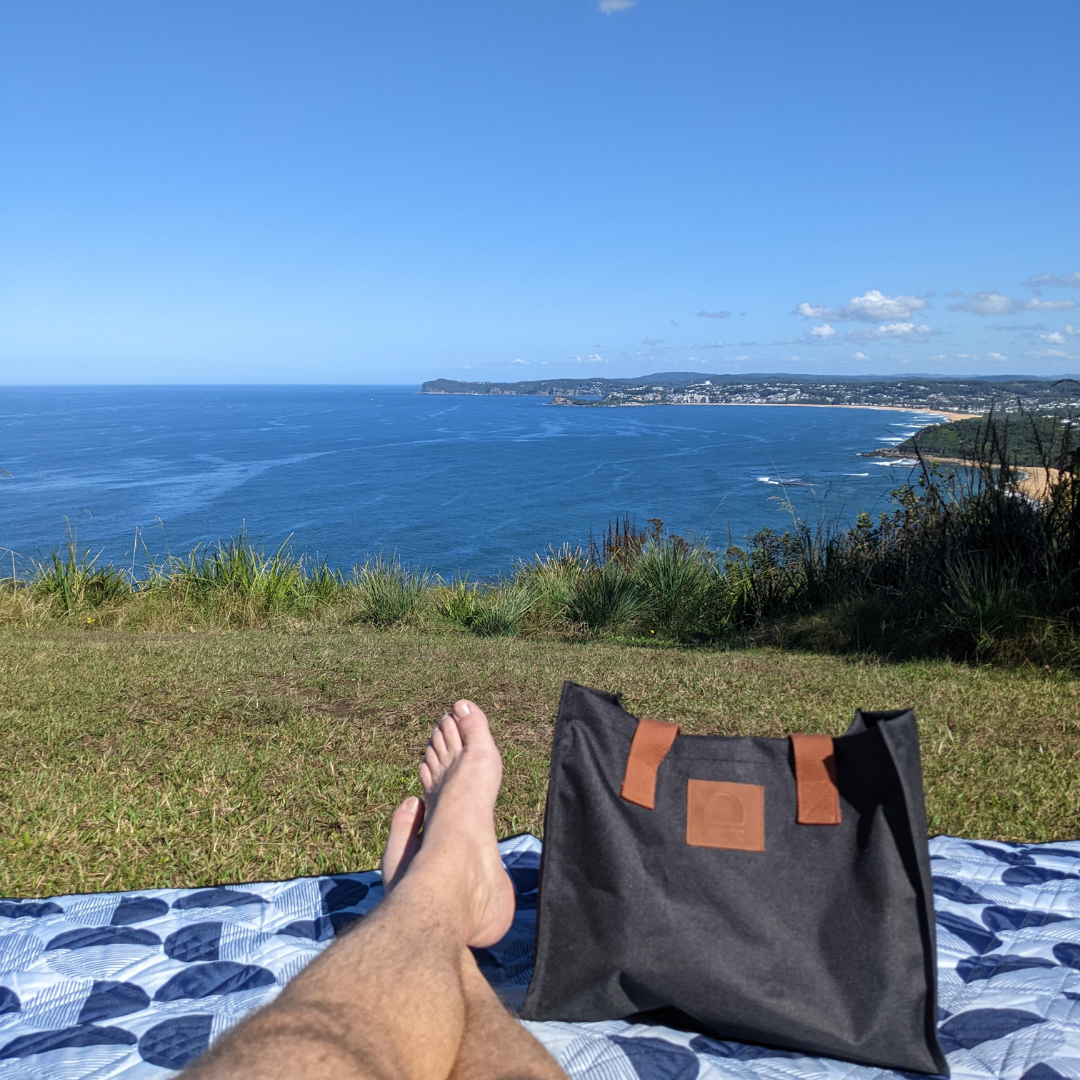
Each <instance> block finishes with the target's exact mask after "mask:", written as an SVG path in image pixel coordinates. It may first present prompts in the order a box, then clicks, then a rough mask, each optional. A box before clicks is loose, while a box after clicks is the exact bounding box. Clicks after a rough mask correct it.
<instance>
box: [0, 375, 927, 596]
mask: <svg viewBox="0 0 1080 1080" xmlns="http://www.w3.org/2000/svg"><path fill="white" fill-rule="evenodd" d="M418 389H419V388H418V387H387V386H377V387H372V386H368V387H364V386H352V387H326V386H319V387H297V386H279V387H272V386H254V387H253V386H215V387H61V388H54V387H29V388H27V387H6V388H3V389H2V390H0V470H4V471H5V472H7V473H9V474H10V475H8V476H0V546H2V547H3V549H4V550H3V551H0V557H2V558H3V559H5V560H7V559H10V558H11V552H14V553H16V554H15V557H16V562H17V564H18V565H20V566H21V568H22V569H23V570H25V569H28V568H29V567H30V565H31V563H32V560H36V559H42V558H44V557H46V556H47V554H48V552H49V551H50V550H51V549H52V548H53V547H55V546H59V545H61V544H62V543H63V541H64V536H65V530H66V528H67V527H68V525H70V528H71V529H72V531H73V532H76V533H77V537H78V544H79V548H80V549H83V548H87V549H90V550H91V551H92V552H94V553H95V554H97V553H99V552H100V556H99V557H100V559H101V560H102V561H103V562H115V563H117V564H119V565H125V566H126V565H131V564H132V562H134V565H135V568H136V570H138V569H139V568H140V567H141V566H143V565H145V562H146V559H147V554H149V557H151V558H155V559H160V558H162V557H163V556H165V555H166V554H168V553H170V552H171V553H172V554H186V553H187V552H188V551H189V550H190V549H191V548H192V547H193V546H194V545H196V544H199V543H202V544H205V543H212V542H213V541H216V540H218V539H219V538H224V537H229V536H233V535H236V534H237V533H238V532H239V531H240V529H241V528H246V530H247V532H248V534H249V535H250V536H252V537H253V538H255V539H256V540H261V543H262V544H263V546H264V547H265V548H266V549H267V550H268V551H269V550H276V549H277V547H278V546H279V545H281V544H282V543H285V542H288V543H289V544H290V546H291V547H292V550H293V551H294V552H295V553H296V554H301V553H306V554H309V555H312V556H316V557H318V558H325V559H326V560H327V561H328V562H329V563H330V565H331V566H334V567H338V566H340V567H344V568H346V569H348V568H349V567H351V566H352V565H354V564H355V563H357V562H359V561H361V560H363V559H364V558H365V557H367V556H370V555H374V554H376V553H378V552H383V553H391V552H396V553H397V554H398V555H399V557H400V558H401V559H402V560H403V561H405V562H407V563H410V564H414V565H420V566H425V567H428V568H430V569H431V570H433V571H435V572H438V573H441V574H443V575H444V576H452V575H454V574H457V573H468V574H469V575H470V576H471V577H472V578H473V579H474V580H475V579H478V578H491V577H494V576H497V575H499V574H500V573H507V572H509V571H510V570H511V569H512V567H513V564H514V560H516V559H518V558H529V557H531V556H532V555H533V554H534V553H535V552H543V551H545V550H546V549H547V547H548V546H549V545H554V546H559V545H561V544H562V543H564V542H570V543H573V544H578V543H584V542H587V540H588V537H589V535H590V531H592V532H594V533H596V534H597V535H599V534H600V533H601V532H602V531H603V529H604V527H605V525H606V523H607V522H608V521H609V520H611V519H612V518H614V517H615V516H616V515H622V514H624V513H625V514H629V515H630V517H631V518H632V519H635V520H636V522H637V524H638V526H639V527H645V524H646V519H648V518H660V519H662V520H663V521H664V523H665V529H666V530H668V531H672V532H677V533H680V534H682V535H688V536H693V537H696V538H698V539H702V540H708V541H709V542H711V543H712V544H713V545H714V546H719V547H723V546H725V545H726V544H727V543H728V540H729V538H730V539H733V540H734V541H736V542H741V541H742V540H743V539H744V538H745V537H746V535H747V534H748V533H750V532H753V531H755V530H757V529H760V528H762V527H764V526H769V527H771V528H773V529H777V530H779V531H783V530H784V529H785V528H787V527H789V526H790V524H791V520H792V514H796V515H798V516H800V517H802V518H804V519H805V520H808V521H810V522H812V523H816V522H818V521H829V522H832V521H836V522H840V523H844V524H850V523H851V522H853V521H854V519H855V516H856V515H857V514H858V512H859V511H860V510H867V511H869V512H871V513H872V514H877V513H879V512H881V511H883V510H886V509H888V507H889V501H890V500H889V492H890V491H891V490H892V489H894V488H896V487H897V486H898V485H899V484H901V483H903V482H905V481H906V480H908V479H910V478H911V473H912V470H911V467H910V464H903V463H900V464H898V463H895V462H884V463H882V462H881V461H880V460H875V459H868V458H863V457H860V456H859V454H860V452H861V451H865V450H872V449H875V448H877V447H880V446H883V445H888V444H890V443H895V442H899V441H900V440H901V439H902V438H903V437H904V435H906V434H908V433H911V432H912V431H914V430H916V429H917V428H918V427H920V426H922V425H924V424H926V423H931V422H934V421H935V420H936V419H939V417H937V416H935V414H926V413H913V412H910V411H907V410H896V411H891V410H889V411H879V410H870V409H866V410H863V409H844V408H836V409H831V408H798V407H785V406H750V405H748V406H738V405H733V406H679V405H672V406H649V407H644V408H614V409H608V408H602V409H590V408H574V407H565V406H552V405H549V404H548V403H547V399H546V398H523V397H457V396H435V395H423V394H419V393H418V392H417V391H418ZM137 530H138V532H137ZM137 537H138V543H137V544H136V538H137ZM290 538H291V539H290ZM144 547H145V550H144ZM133 549H134V550H133Z"/></svg>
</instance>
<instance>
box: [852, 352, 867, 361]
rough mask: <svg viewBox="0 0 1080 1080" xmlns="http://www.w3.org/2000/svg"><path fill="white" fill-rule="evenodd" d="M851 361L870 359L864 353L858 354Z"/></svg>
mask: <svg viewBox="0 0 1080 1080" xmlns="http://www.w3.org/2000/svg"><path fill="white" fill-rule="evenodd" d="M851 359H852V360H869V359H870V357H869V356H867V355H866V353H864V352H857V353H856V354H855V355H854V356H853V357H852V358H851Z"/></svg>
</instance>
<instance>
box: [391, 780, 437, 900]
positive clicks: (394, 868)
mask: <svg viewBox="0 0 1080 1080" xmlns="http://www.w3.org/2000/svg"><path fill="white" fill-rule="evenodd" d="M425 809H426V808H425V806H424V800H423V799H418V798H417V797H416V796H415V795H410V796H409V797H408V798H407V799H406V800H405V801H404V802H403V803H401V804H400V805H399V806H398V808H397V809H396V810H395V811H394V816H393V817H392V818H390V836H389V837H388V838H387V841H386V848H385V849H384V851H383V853H382V859H381V860H380V861H379V870H380V871H382V883H383V888H384V889H385V890H386V891H387V892H389V891H390V890H391V889H392V888H393V887H394V886H395V885H396V884H397V883H398V882H399V881H400V880H401V876H402V875H403V874H404V873H405V871H406V870H408V868H409V863H411V862H412V861H413V856H414V855H415V854H416V853H417V852H418V851H419V850H420V827H421V826H422V825H423V824H424V811H425Z"/></svg>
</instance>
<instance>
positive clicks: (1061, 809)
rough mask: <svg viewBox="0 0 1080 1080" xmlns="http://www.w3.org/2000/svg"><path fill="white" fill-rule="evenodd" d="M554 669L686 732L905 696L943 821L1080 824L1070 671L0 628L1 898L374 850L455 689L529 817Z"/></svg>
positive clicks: (188, 879)
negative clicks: (483, 728)
mask: <svg viewBox="0 0 1080 1080" xmlns="http://www.w3.org/2000/svg"><path fill="white" fill-rule="evenodd" d="M564 679H573V680H575V681H577V682H582V683H585V684H587V685H591V686H596V687H600V688H603V689H608V690H620V691H622V692H623V694H624V696H625V699H626V704H627V706H628V708H629V709H630V710H631V711H632V712H636V713H639V714H643V715H648V716H652V717H655V718H657V719H665V720H678V721H679V722H680V723H681V724H682V725H683V727H684V730H687V731H689V732H695V733H723V734H761V735H770V736H782V735H784V734H786V733H788V732H790V731H828V732H830V733H834V734H836V733H839V732H841V731H843V730H844V728H845V727H846V725H847V723H848V722H849V721H850V719H851V716H852V713H853V711H854V708H855V707H856V706H858V705H861V706H863V707H864V708H896V707H904V706H909V705H912V706H914V707H915V709H916V711H917V714H918V716H919V720H920V722H921V729H922V746H923V760H924V767H925V772H926V786H927V800H928V807H929V813H930V822H931V830H932V831H933V832H935V833H937V832H947V833H953V834H959V835H963V836H971V837H993V838H998V839H1009V840H1025V841H1043V840H1059V839H1065V838H1076V837H1078V836H1080V679H1078V678H1077V677H1076V675H1075V674H1069V673H1060V672H1059V673H1049V672H1046V671H1043V670H1036V669H1032V668H1025V669H1023V670H1017V669H1004V668H992V667H975V666H965V665H961V664H956V663H953V662H949V661H912V662H907V663H897V664H891V663H887V662H883V661H875V660H865V659H857V658H856V659H851V658H848V659H841V658H835V657H828V656H820V655H816V656H815V655H809V654H799V653H793V652H784V651H779V650H773V649H757V650H741V651H719V650H712V649H703V648H696V649H683V648H677V647H674V646H656V647H647V646H641V647H632V646H627V645H625V644H620V643H617V642H613V641H600V640H582V641H569V640H566V639H565V638H559V637H557V636H554V635H549V636H545V635H535V636H529V637H524V638H514V637H498V638H478V637H476V636H474V635H471V634H467V633H463V632H454V631H444V632H439V631H431V632H424V631H418V630H397V631H385V630H383V631H380V630H373V629H361V628H351V629H347V628H339V629H335V630H332V631H329V630H328V631H318V630H314V631H313V630H310V629H309V630H307V631H297V632H288V633H286V632H279V631H269V630H263V631H259V630H232V631H213V630H205V631H204V630H198V629H197V630H196V631H195V632H191V631H183V632H180V633H163V632H134V631H131V630H126V631H125V630H109V629H102V628H100V627H97V626H90V627H86V628H83V629H76V628H73V627H71V626H70V624H69V625H68V626H66V627H65V626H63V625H59V626H58V625H55V624H54V625H51V626H45V627H37V628H30V629H25V628H24V629H19V628H16V627H10V626H9V627H7V628H4V629H2V630H0V776H2V777H3V784H2V786H0V895H4V896H42V895H50V894H59V893H65V892H74V891H88V890H101V889H110V890H112V889H135V888H148V887H153V886H191V885H203V884H210V883H214V882H227V881H242V880H249V881H251V880H266V879H276V878H285V877H292V876H296V875H301V874H315V873H325V872H328V871H342V870H358V869H366V868H370V867H372V866H374V865H375V864H376V862H377V859H378V855H379V851H380V848H381V845H382V843H383V840H384V838H385V833H386V825H387V820H388V816H389V813H390V810H391V809H392V808H393V806H394V805H395V804H396V803H397V801H398V800H400V799H401V798H402V797H404V795H406V794H407V793H409V792H415V791H417V781H416V765H417V763H418V760H419V756H420V754H421V751H422V749H423V746H424V743H425V741H426V739H427V735H428V732H429V729H430V726H431V724H432V722H433V721H434V719H435V718H437V716H438V715H439V713H440V711H441V710H442V709H443V708H444V707H445V706H447V705H448V704H449V703H450V702H452V701H453V700H454V699H455V698H457V697H460V696H465V697H471V698H474V699H475V700H476V701H477V702H479V703H480V704H481V705H482V706H483V707H484V708H485V709H486V710H487V711H488V713H489V716H490V717H491V720H492V727H493V729H494V732H495V736H496V739H497V740H498V742H499V744H500V746H501V747H502V749H503V753H504V756H505V762H506V780H505V784H504V789H503V793H502V797H501V799H500V803H499V807H498V828H499V832H500V834H501V835H507V834H511V833H514V832H519V831H523V830H529V831H532V832H539V831H540V829H541V823H542V812H543V803H544V791H545V783H546V770H547V755H548V751H549V745H550V738H551V730H552V723H553V720H554V715H555V708H556V704H557V701H558V695H559V689H560V686H561V684H562V682H563V680H564Z"/></svg>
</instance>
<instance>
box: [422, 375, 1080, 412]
mask: <svg viewBox="0 0 1080 1080" xmlns="http://www.w3.org/2000/svg"><path fill="white" fill-rule="evenodd" d="M421 392H422V393H425V394H481V395H492V396H504V395H510V396H529V397H550V398H551V404H553V405H571V406H579V407H580V406H589V407H597V406H634V405H834V406H835V405H843V406H849V407H850V406H876V407H878V408H893V409H924V410H927V411H930V412H940V413H949V414H957V415H968V416H976V415H982V414H984V413H987V412H989V411H990V410H991V408H993V409H994V410H995V411H999V412H1017V411H1019V410H1020V409H1023V410H1025V411H1031V412H1059V411H1062V410H1077V409H1080V380H1077V379H1074V378H1061V379H1054V380H1051V379H1031V378H1006V379H994V378H968V379H948V378H926V377H922V378H920V377H913V378H905V379H875V378H860V377H857V376H850V377H844V376H833V377H830V378H828V379H821V378H814V377H812V376H799V375H786V374H785V375H767V374H762V375H708V374H702V373H700V372H684V371H671V372H661V373H659V374H656V375H642V376H638V377H636V378H632V379H600V378H592V379H541V380H536V381H522V382H460V381H457V380H454V379H433V380H431V381H430V382H426V383H424V385H423V387H422V391H421Z"/></svg>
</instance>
